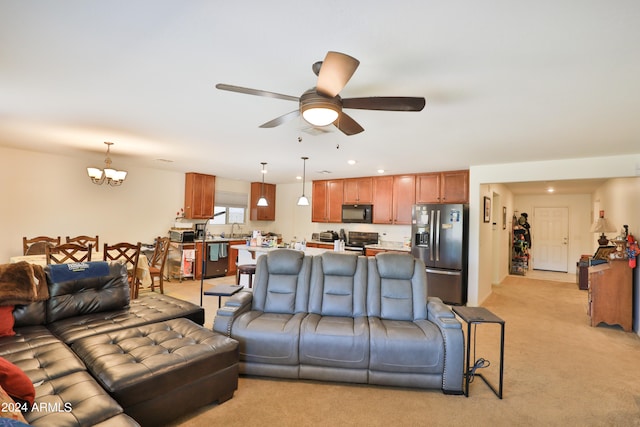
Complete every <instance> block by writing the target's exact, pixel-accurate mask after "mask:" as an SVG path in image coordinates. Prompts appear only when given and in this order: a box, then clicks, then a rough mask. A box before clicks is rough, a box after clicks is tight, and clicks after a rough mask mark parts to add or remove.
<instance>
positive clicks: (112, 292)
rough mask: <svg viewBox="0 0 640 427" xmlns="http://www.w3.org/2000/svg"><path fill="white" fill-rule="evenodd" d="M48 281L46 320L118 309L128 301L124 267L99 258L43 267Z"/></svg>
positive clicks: (49, 321)
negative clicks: (97, 259)
mask: <svg viewBox="0 0 640 427" xmlns="http://www.w3.org/2000/svg"><path fill="white" fill-rule="evenodd" d="M45 273H46V275H47V280H48V281H49V295H50V297H49V300H48V302H47V322H48V323H51V322H55V321H57V320H60V319H66V318H69V317H73V316H80V315H85V314H90V313H99V312H105V311H111V310H118V309H122V308H124V307H127V306H128V305H129V282H128V281H127V268H126V266H125V265H124V264H120V263H117V262H114V263H111V264H109V263H106V262H102V261H96V262H82V263H72V264H53V265H48V266H47V267H46V268H45Z"/></svg>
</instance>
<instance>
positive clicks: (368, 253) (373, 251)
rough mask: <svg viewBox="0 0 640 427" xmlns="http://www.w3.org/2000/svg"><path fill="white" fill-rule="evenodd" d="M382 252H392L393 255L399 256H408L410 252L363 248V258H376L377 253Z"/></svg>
mask: <svg viewBox="0 0 640 427" xmlns="http://www.w3.org/2000/svg"><path fill="white" fill-rule="evenodd" d="M382 252H394V253H399V254H408V253H410V252H407V251H394V250H393V249H372V248H365V250H364V255H365V256H376V255H377V254H379V253H382Z"/></svg>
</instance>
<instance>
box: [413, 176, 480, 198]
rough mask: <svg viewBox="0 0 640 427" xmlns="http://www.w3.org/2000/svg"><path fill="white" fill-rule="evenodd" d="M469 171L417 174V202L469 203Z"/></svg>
mask: <svg viewBox="0 0 640 427" xmlns="http://www.w3.org/2000/svg"><path fill="white" fill-rule="evenodd" d="M468 202H469V171H466V170H462V171H449V172H435V173H428V174H421V175H417V176H416V203H468Z"/></svg>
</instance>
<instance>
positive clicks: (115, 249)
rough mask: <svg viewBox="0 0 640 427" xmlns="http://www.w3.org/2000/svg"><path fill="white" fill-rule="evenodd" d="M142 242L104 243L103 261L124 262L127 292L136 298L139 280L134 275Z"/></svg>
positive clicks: (132, 297)
mask: <svg viewBox="0 0 640 427" xmlns="http://www.w3.org/2000/svg"><path fill="white" fill-rule="evenodd" d="M141 247H142V243H140V242H138V243H137V244H135V245H134V244H133V243H126V242H123V243H116V244H114V245H109V244H108V243H105V244H104V252H103V255H102V256H103V259H104V261H117V262H122V263H124V264H126V266H127V276H128V279H129V292H130V295H131V299H136V298H138V287H139V285H140V282H139V281H138V278H137V276H136V273H137V270H138V259H139V258H140V248H141Z"/></svg>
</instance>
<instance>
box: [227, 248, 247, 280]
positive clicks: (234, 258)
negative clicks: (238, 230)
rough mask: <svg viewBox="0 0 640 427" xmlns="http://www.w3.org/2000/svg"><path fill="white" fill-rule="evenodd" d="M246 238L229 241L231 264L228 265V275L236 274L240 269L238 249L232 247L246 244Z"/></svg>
mask: <svg viewBox="0 0 640 427" xmlns="http://www.w3.org/2000/svg"><path fill="white" fill-rule="evenodd" d="M246 244H247V241H246V240H232V241H230V242H229V266H228V267H227V276H235V275H236V272H237V271H238V266H237V265H236V263H237V262H238V250H237V249H234V248H232V246H235V245H246Z"/></svg>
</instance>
